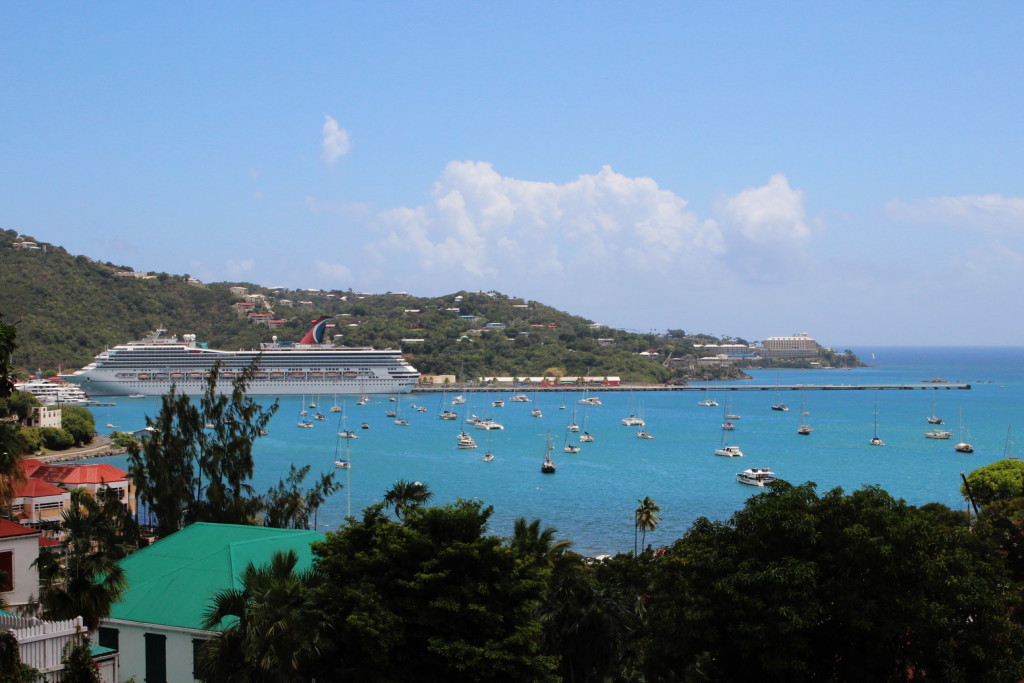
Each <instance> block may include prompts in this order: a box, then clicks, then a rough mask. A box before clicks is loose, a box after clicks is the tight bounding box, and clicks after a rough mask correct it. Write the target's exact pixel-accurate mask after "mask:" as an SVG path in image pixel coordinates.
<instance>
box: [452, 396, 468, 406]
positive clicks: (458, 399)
mask: <svg viewBox="0 0 1024 683" xmlns="http://www.w3.org/2000/svg"><path fill="white" fill-rule="evenodd" d="M465 402H466V399H465V398H463V397H462V396H456V397H455V398H453V399H452V405H453V406H457V405H459V404H460V403H465Z"/></svg>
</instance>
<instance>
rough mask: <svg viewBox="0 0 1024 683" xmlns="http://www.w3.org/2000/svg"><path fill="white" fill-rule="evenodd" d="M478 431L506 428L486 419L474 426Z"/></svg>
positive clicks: (478, 421)
mask: <svg viewBox="0 0 1024 683" xmlns="http://www.w3.org/2000/svg"><path fill="white" fill-rule="evenodd" d="M473 426H474V427H476V428H477V429H504V428H505V426H504V425H502V424H499V423H497V422H495V421H494V420H492V419H491V418H489V417H488V418H485V419H483V420H477V421H476V423H474V424H473Z"/></svg>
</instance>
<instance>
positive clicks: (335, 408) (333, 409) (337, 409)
mask: <svg viewBox="0 0 1024 683" xmlns="http://www.w3.org/2000/svg"><path fill="white" fill-rule="evenodd" d="M328 412H331V413H340V412H341V406H337V405H335V406H331V407H330V410H329V411H328Z"/></svg>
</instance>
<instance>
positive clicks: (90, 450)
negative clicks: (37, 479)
mask: <svg viewBox="0 0 1024 683" xmlns="http://www.w3.org/2000/svg"><path fill="white" fill-rule="evenodd" d="M124 452H125V450H124V449H123V448H117V447H116V446H114V445H113V444H112V443H111V442H110V437H109V436H98V435H97V436H95V437H93V440H92V441H91V442H90V443H88V444H86V445H85V446H77V447H75V448H69V449H67V450H65V451H49V452H45V453H43V454H42V455H39V454H38V453H37V454H35V455H26V456H24V457H26V458H34V459H36V460H38V461H40V462H43V463H48V464H49V463H57V462H65V461H68V460H88V459H90V458H106V457H108V456H111V455H121V454H123V453H124Z"/></svg>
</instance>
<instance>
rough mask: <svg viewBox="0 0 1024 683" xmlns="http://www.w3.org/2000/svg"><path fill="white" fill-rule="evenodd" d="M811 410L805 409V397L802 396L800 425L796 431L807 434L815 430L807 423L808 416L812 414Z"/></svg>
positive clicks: (802, 434)
mask: <svg viewBox="0 0 1024 683" xmlns="http://www.w3.org/2000/svg"><path fill="white" fill-rule="evenodd" d="M810 414H811V413H810V411H807V410H805V409H804V397H803V396H800V426H799V427H798V428H797V430H796V433H797V434H800V435H801V436H807V435H808V434H810V433H811V432H813V431H814V430H813V429H811V426H810V425H809V424H807V421H806V419H805V418H806V417H807V416H808V415H810Z"/></svg>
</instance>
